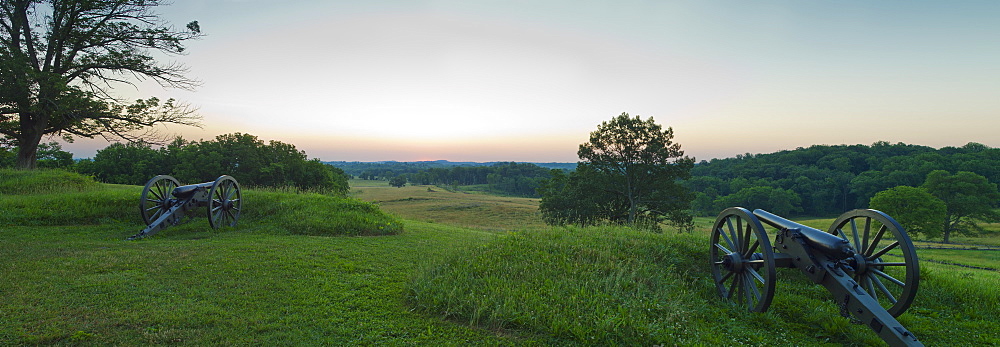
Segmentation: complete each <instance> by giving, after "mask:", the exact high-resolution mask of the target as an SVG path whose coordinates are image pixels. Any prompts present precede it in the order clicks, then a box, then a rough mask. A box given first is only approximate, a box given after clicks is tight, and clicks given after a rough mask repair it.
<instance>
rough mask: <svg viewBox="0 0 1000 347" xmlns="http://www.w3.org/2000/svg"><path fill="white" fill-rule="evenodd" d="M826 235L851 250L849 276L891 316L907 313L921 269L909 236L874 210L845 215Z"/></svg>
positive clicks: (883, 214) (884, 215) (915, 290)
mask: <svg viewBox="0 0 1000 347" xmlns="http://www.w3.org/2000/svg"><path fill="white" fill-rule="evenodd" d="M829 233H831V234H834V235H837V236H840V238H842V239H844V240H847V242H849V243H850V244H851V247H854V250H855V252H857V255H856V256H855V257H854V258H853V259H850V260H848V262H849V263H850V265H851V266H852V267H853V268H854V271H853V273H851V276H852V277H853V278H854V281H855V282H857V283H858V284H860V285H861V287H862V288H864V289H865V292H867V293H868V295H871V296H872V297H874V298H875V299H876V300H878V302H879V304H880V305H882V307H883V308H885V309H886V311H888V312H889V314H891V315H892V316H893V317H898V316H899V315H901V314H903V312H906V309H908V308H909V307H910V304H912V303H913V298H914V297H916V294H917V285H918V283H919V282H920V267H919V264H918V262H917V253H916V250H915V249H914V248H913V243H912V242H911V241H910V237H909V236H908V235H907V234H906V231H905V230H904V229H903V227H902V226H900V225H899V223H897V222H896V220H894V219H892V217H889V216H888V215H886V214H885V213H882V212H880V211H876V210H854V211H849V212H847V213H844V214H843V215H841V216H840V217H839V218H837V220H836V221H834V222H833V225H831V226H830V230H829Z"/></svg>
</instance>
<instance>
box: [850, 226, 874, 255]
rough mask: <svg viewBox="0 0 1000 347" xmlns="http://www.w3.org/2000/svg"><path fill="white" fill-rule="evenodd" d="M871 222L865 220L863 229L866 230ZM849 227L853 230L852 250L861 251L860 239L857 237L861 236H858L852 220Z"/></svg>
mask: <svg viewBox="0 0 1000 347" xmlns="http://www.w3.org/2000/svg"><path fill="white" fill-rule="evenodd" d="M871 222H872V220H871V219H866V221H865V228H868V227H869V226H870V225H871ZM851 227H853V228H854V235H852V236H854V248H855V249H861V239H860V238H859V236H861V235H859V234H860V233H859V232H858V229H857V227H858V226H857V225H856V224H855V223H854V220H853V219H852V220H851Z"/></svg>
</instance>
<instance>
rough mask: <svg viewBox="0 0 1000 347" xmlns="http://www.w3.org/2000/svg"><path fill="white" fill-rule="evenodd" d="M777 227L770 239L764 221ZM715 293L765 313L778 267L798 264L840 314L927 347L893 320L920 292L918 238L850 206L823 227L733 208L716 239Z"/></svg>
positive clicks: (719, 223)
mask: <svg viewBox="0 0 1000 347" xmlns="http://www.w3.org/2000/svg"><path fill="white" fill-rule="evenodd" d="M761 222H763V223H764V224H767V225H768V226H771V227H773V228H775V229H777V234H776V235H775V236H774V243H771V241H770V237H768V233H767V231H766V230H764V226H763V224H761ZM711 240H712V241H711V242H712V243H711V246H710V247H711V248H710V251H709V252H710V254H711V266H712V277H713V278H714V281H715V286H716V289H717V290H718V294H719V295H720V296H721V297H722V298H724V299H726V300H728V301H730V302H732V303H733V304H735V305H737V306H742V307H744V308H746V309H747V310H749V311H751V312H765V311H767V308H768V306H770V304H771V299H772V298H773V297H774V291H775V273H776V269H777V268H797V269H799V270H801V271H802V273H803V274H805V275H806V277H808V278H809V279H810V280H812V281H813V282H814V283H817V284H821V285H823V286H824V287H826V289H827V290H828V291H829V292H830V293H831V294H833V299H834V301H835V302H836V303H837V305H838V306H839V307H840V314H841V315H843V316H845V317H848V318H852V319H853V320H854V322H856V323H861V324H865V325H867V326H868V327H869V328H871V329H872V330H873V331H875V333H876V334H878V336H879V337H880V338H881V339H882V340H883V341H885V342H886V343H888V344H889V345H891V346H922V345H923V344H921V343H920V341H919V340H918V339H917V337H916V336H915V335H914V334H913V333H911V332H910V331H908V330H906V328H905V327H903V326H902V324H900V323H899V321H897V320H896V317H899V315H901V314H903V312H905V311H906V309H907V308H909V307H910V304H912V303H913V299H914V297H915V296H916V294H917V286H918V284H919V282H920V268H919V265H918V263H917V253H916V251H915V250H914V248H913V243H912V242H911V241H910V238H909V236H907V234H906V231H905V230H904V229H903V227H902V226H900V225H899V223H897V222H896V220H894V219H892V217H889V216H888V215H886V214H885V213H882V212H880V211H876V210H869V209H863V210H853V211H849V212H846V213H844V214H842V215H841V216H840V217H839V218H837V219H836V220H835V221H834V222H833V225H831V226H830V229H829V231H827V232H824V231H822V230H819V229H814V228H811V227H808V226H805V225H802V224H799V223H795V222H792V221H789V220H787V219H785V218H782V217H780V216H777V215H774V214H772V213H770V212H767V211H764V210H759V209H758V210H754V211H753V213H751V212H750V211H748V210H747V209H744V208H742V207H730V208H728V209H726V210H724V211H722V213H720V214H719V217H718V218H716V220H715V224H714V225H713V227H712V236H711Z"/></svg>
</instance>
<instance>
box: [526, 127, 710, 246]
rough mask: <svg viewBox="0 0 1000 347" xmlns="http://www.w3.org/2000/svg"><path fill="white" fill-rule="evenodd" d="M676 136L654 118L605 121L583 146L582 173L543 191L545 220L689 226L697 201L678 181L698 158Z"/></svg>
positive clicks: (554, 182)
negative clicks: (693, 203)
mask: <svg viewBox="0 0 1000 347" xmlns="http://www.w3.org/2000/svg"><path fill="white" fill-rule="evenodd" d="M673 137H674V133H673V129H672V128H669V127H668V128H666V129H663V127H661V126H660V125H659V124H656V122H655V121H654V120H653V118H652V117H650V118H648V119H646V120H643V119H641V118H640V117H639V116H635V117H631V116H629V115H628V114H627V113H622V114H621V115H619V116H617V117H615V118H613V119H611V120H610V121H606V122H602V123H601V124H600V125H599V126H598V127H597V130H596V131H594V132H591V133H590V140H589V141H588V142H586V143H583V144H581V145H580V149H579V151H577V155H578V156H579V157H580V159H581V161H582V162H581V163H579V164H578V165H577V169H576V170H575V171H573V172H571V173H570V174H569V175H567V176H554V177H553V179H552V180H551V181H550V182H548V183H546V184H545V186H544V188H543V189H542V190H541V191H540V192H541V193H542V204H541V206H540V209H541V210H542V213H543V216H546V220H547V221H549V222H550V223H554V224H561V223H581V224H588V223H591V222H594V221H600V220H606V221H612V222H619V223H624V224H629V225H637V224H646V225H658V223H659V222H660V221H661V220H665V219H666V220H670V221H671V222H672V223H674V224H676V225H679V226H681V227H682V228H687V227H689V226H690V223H691V217H690V215H688V214H687V213H686V210H687V209H688V207H689V204H690V201H691V199H692V197H691V194H689V193H688V191H687V189H685V188H684V187H682V186H681V185H680V184H679V181H680V180H683V179H685V178H688V177H689V173H690V170H691V168H692V166H693V165H694V159H692V158H689V157H686V156H684V151H682V150H681V146H680V144H679V143H674V142H673Z"/></svg>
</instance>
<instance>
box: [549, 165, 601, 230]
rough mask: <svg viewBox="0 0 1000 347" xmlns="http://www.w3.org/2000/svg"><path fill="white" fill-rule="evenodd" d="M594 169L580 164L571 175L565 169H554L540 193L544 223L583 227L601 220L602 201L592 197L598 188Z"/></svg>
mask: <svg viewBox="0 0 1000 347" xmlns="http://www.w3.org/2000/svg"><path fill="white" fill-rule="evenodd" d="M593 174H594V172H593V170H592V169H591V168H590V167H589V166H587V165H585V164H580V165H577V169H576V170H575V171H573V172H572V173H570V174H568V175H567V174H566V173H564V172H563V171H562V170H551V175H552V178H550V179H548V180H546V181H544V182H542V185H541V187H539V188H538V194H539V195H541V196H542V201H541V202H540V203H539V207H538V209H539V210H540V211H541V212H542V220H544V221H545V223H547V224H550V225H564V224H580V225H592V224H594V223H596V222H597V221H598V220H599V215H600V214H601V213H600V207H599V206H598V205H599V204H600V202H599V199H598V198H597V197H595V194H592V192H593V190H591V189H592V188H595V187H594V186H595V185H597V184H596V182H595V180H594V179H592V178H591V176H593Z"/></svg>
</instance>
